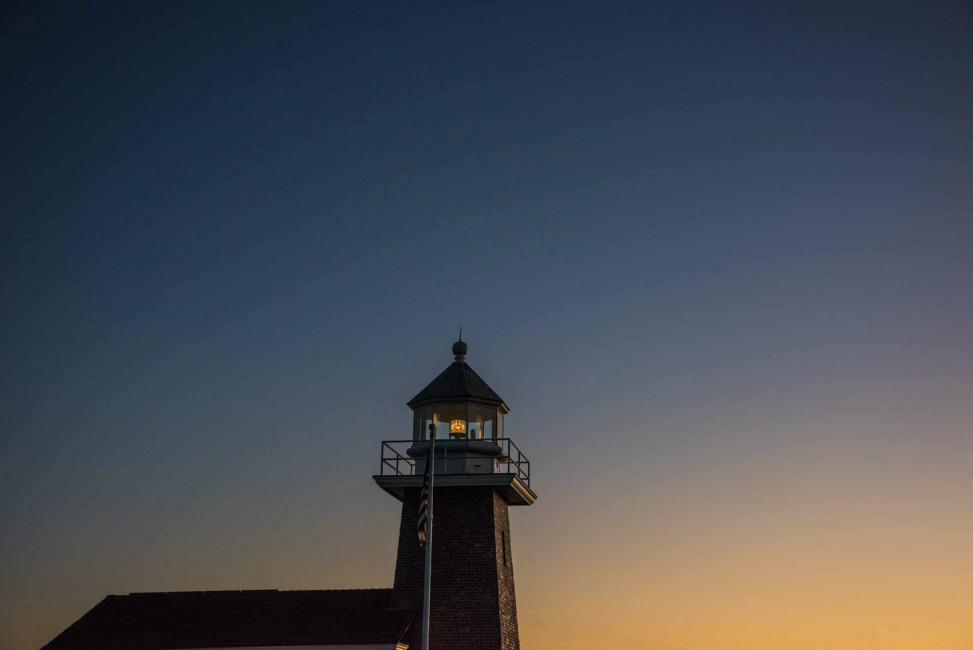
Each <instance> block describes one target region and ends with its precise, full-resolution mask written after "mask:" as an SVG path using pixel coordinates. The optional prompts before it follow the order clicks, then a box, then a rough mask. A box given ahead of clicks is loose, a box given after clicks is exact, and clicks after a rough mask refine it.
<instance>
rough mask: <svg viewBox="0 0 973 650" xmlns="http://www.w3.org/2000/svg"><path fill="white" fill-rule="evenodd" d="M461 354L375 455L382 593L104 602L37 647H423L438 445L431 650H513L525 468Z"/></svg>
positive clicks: (497, 408)
mask: <svg viewBox="0 0 973 650" xmlns="http://www.w3.org/2000/svg"><path fill="white" fill-rule="evenodd" d="M466 352H467V345H466V343H464V342H462V341H458V342H457V343H455V344H454V345H453V354H454V355H455V360H454V361H453V363H452V364H450V365H449V367H447V368H446V369H445V370H444V371H443V372H442V373H440V375H439V376H438V377H436V378H435V379H434V380H433V381H432V382H431V383H430V384H429V385H428V386H426V387H425V388H424V389H422V390H421V391H420V392H419V394H418V395H416V396H415V397H414V398H412V400H410V401H409V403H408V405H409V407H410V408H411V409H412V411H413V423H412V437H411V438H409V439H405V440H385V441H382V445H381V472H380V473H379V474H378V475H376V476H374V477H373V478H374V480H375V482H376V484H378V486H379V487H381V488H382V489H383V490H385V491H386V492H388V493H389V494H390V495H392V496H393V497H395V498H396V499H398V500H399V501H401V502H402V516H401V519H400V522H399V545H398V554H397V557H396V565H395V581H394V584H393V587H392V588H391V589H348V590H310V591H277V590H259V591H199V592H168V593H143V594H129V595H127V596H108V597H106V598H105V599H104V600H102V601H101V602H100V603H98V605H96V606H95V607H94V608H93V609H92V610H91V611H89V612H88V613H87V614H85V615H84V616H82V617H81V618H80V619H78V621H77V622H75V623H74V624H73V625H71V626H70V627H68V628H67V629H66V630H64V632H62V633H61V634H60V635H58V636H57V638H55V639H54V640H53V641H51V642H50V643H49V644H47V645H46V646H45V649H46V650H69V649H80V648H85V649H87V648H106V649H107V648H111V649H114V650H150V649H151V650H163V649H184V650H187V649H194V650H204V649H210V648H251V649H256V648H260V649H262V650H271V649H273V648H282V647H287V648H331V649H339V648H340V649H342V650H364V649H366V648H367V649H369V650H384V649H389V650H405V649H406V648H412V649H413V650H415V649H417V648H419V647H420V639H421V636H422V615H421V614H422V611H421V609H422V595H423V567H424V551H423V550H422V548H420V545H419V539H418V535H417V527H418V513H419V498H420V490H421V487H422V481H423V474H424V472H425V470H426V463H427V462H428V458H429V451H430V445H431V444H432V442H431V440H430V435H429V434H430V432H431V429H432V430H435V432H436V441H435V449H434V450H433V453H434V459H435V460H434V462H435V468H434V469H435V474H436V479H435V496H434V526H433V541H432V548H433V563H432V589H431V604H430V633H429V637H430V644H429V645H430V648H432V649H434V650H461V649H462V650H516V649H518V648H519V647H520V640H519V637H518V630H517V600H516V596H515V591H514V573H513V556H512V546H511V538H510V519H509V517H508V508H509V506H520V505H530V504H532V503H533V502H534V500H535V499H536V498H537V497H536V495H535V494H534V492H533V491H532V490H531V488H530V461H529V460H528V459H527V457H526V456H525V455H523V454H522V453H521V452H520V450H519V448H518V447H517V446H516V445H515V444H514V443H513V441H512V440H510V439H509V438H506V437H504V435H503V418H504V416H505V415H506V414H507V413H508V412H509V410H510V409H508V408H507V405H506V404H505V403H504V401H503V400H502V399H501V398H500V396H499V395H497V394H496V393H495V392H494V391H493V390H492V389H491V388H490V387H489V386H488V385H487V384H486V382H484V381H483V380H482V379H481V378H480V376H479V375H477V374H476V372H474V371H473V369H472V368H471V367H470V366H469V365H468V364H467V363H466Z"/></svg>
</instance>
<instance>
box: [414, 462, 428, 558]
mask: <svg viewBox="0 0 973 650" xmlns="http://www.w3.org/2000/svg"><path fill="white" fill-rule="evenodd" d="M430 472H432V463H431V462H429V461H428V460H427V461H426V471H425V473H424V474H423V475H422V490H421V491H420V492H419V525H418V527H417V530H416V532H417V533H418V534H419V548H425V547H426V523H427V522H428V521H429V474H430Z"/></svg>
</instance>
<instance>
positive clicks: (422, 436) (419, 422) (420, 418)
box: [412, 406, 433, 442]
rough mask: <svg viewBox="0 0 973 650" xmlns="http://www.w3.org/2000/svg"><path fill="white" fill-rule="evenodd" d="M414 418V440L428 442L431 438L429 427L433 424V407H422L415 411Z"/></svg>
mask: <svg viewBox="0 0 973 650" xmlns="http://www.w3.org/2000/svg"><path fill="white" fill-rule="evenodd" d="M413 414H414V416H413V418H412V439H413V440H414V441H415V442H420V441H422V440H426V439H427V438H428V437H429V425H430V424H432V416H433V407H432V406H422V407H420V408H417V409H416V410H415V411H413Z"/></svg>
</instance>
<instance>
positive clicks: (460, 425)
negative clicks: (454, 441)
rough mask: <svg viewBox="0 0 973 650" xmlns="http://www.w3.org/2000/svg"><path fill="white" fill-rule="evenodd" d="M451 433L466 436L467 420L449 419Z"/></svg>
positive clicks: (451, 434)
mask: <svg viewBox="0 0 973 650" xmlns="http://www.w3.org/2000/svg"><path fill="white" fill-rule="evenodd" d="M449 435H450V436H463V437H465V436H466V420H450V421H449Z"/></svg>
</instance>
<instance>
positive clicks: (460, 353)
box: [453, 341, 469, 360]
mask: <svg viewBox="0 0 973 650" xmlns="http://www.w3.org/2000/svg"><path fill="white" fill-rule="evenodd" d="M467 350H469V347H468V346H467V345H466V341H456V343H453V354H454V355H456V359H457V360H459V359H461V358H462V357H465V356H466V351H467Z"/></svg>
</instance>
